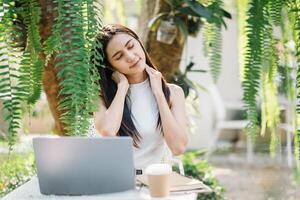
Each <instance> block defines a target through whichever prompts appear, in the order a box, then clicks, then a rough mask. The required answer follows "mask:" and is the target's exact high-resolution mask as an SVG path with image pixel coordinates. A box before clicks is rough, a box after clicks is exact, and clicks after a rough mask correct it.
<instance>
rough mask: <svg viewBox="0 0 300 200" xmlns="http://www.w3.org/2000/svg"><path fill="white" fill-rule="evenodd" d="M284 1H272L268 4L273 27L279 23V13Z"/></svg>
mask: <svg viewBox="0 0 300 200" xmlns="http://www.w3.org/2000/svg"><path fill="white" fill-rule="evenodd" d="M285 3H286V0H272V1H269V3H268V10H269V13H270V17H271V20H272V22H273V23H274V25H276V26H279V25H280V22H281V11H282V8H283V6H284V4H285Z"/></svg>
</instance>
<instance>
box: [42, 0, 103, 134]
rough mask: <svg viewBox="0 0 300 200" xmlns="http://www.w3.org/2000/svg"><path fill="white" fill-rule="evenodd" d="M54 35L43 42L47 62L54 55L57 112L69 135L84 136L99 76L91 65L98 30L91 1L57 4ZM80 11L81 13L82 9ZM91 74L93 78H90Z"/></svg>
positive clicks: (70, 0) (97, 21)
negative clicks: (91, 54)
mask: <svg viewBox="0 0 300 200" xmlns="http://www.w3.org/2000/svg"><path fill="white" fill-rule="evenodd" d="M56 3H57V6H58V7H57V8H58V9H57V12H58V17H57V18H56V20H55V25H54V29H53V35H52V36H51V37H50V38H49V39H48V40H47V41H46V45H47V53H48V56H47V57H48V58H49V57H50V56H51V55H52V54H53V53H54V52H56V53H57V55H55V58H56V60H57V63H56V65H55V67H56V69H57V71H58V78H59V80H61V82H60V87H61V90H60V92H59V96H60V97H61V100H60V102H59V106H58V108H59V109H60V110H61V111H62V112H63V114H62V116H61V120H62V121H63V122H64V123H65V124H66V125H67V127H66V130H67V134H69V135H84V134H86V131H87V129H88V127H89V123H90V118H91V117H92V116H91V113H92V112H93V111H95V110H96V108H97V105H96V104H95V101H96V99H97V98H98V95H97V94H98V93H99V92H98V90H99V89H98V88H99V86H98V85H97V83H98V77H99V76H98V74H97V72H96V70H95V67H94V66H93V65H91V63H90V59H89V58H90V50H91V48H92V42H93V36H95V34H96V32H97V31H98V28H99V27H100V21H99V18H97V17H96V14H95V13H96V11H94V9H98V7H95V6H97V4H95V5H94V4H93V3H94V1H91V0H87V1H79V0H58V1H56ZM82 8H83V9H82ZM91 74H92V75H91Z"/></svg>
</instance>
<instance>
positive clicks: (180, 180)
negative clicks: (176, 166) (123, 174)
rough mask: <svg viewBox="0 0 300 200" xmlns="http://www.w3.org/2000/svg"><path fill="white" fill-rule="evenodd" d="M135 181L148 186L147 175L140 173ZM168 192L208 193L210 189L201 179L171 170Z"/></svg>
mask: <svg viewBox="0 0 300 200" xmlns="http://www.w3.org/2000/svg"><path fill="white" fill-rule="evenodd" d="M136 179H137V181H139V182H141V183H142V184H144V185H146V186H148V180H147V175H140V176H137V177H136ZM170 192H171V193H189V192H195V193H210V192H212V190H211V189H210V188H209V187H208V186H207V185H205V184H204V183H203V182H202V181H200V180H197V179H194V178H189V177H186V176H183V175H181V174H178V173H177V172H172V174H171V176H170Z"/></svg>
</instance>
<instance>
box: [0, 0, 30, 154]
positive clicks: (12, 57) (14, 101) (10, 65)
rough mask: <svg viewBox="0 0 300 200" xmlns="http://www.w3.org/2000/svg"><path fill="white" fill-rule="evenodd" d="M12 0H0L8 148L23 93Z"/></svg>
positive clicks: (0, 91) (1, 94) (0, 73)
mask: <svg viewBox="0 0 300 200" xmlns="http://www.w3.org/2000/svg"><path fill="white" fill-rule="evenodd" d="M14 5H15V4H14V2H10V1H9V0H1V1H0V15H1V17H2V18H1V22H0V44H1V45H0V99H1V100H2V102H3V105H4V107H3V112H4V116H5V120H6V121H7V122H8V138H7V139H8V141H9V149H10V150H11V149H12V146H13V144H15V142H16V139H17V133H18V129H19V128H20V120H21V113H22V110H21V99H22V98H24V96H25V94H24V93H23V92H22V91H21V89H20V87H19V86H18V79H19V75H18V64H19V62H20V56H21V50H22V49H21V48H20V47H19V44H18V43H17V41H18V37H19V35H20V33H19V32H18V30H17V29H16V28H15V27H14V23H16V20H17V19H16V16H15V15H14V13H15V12H16V10H15V6H14Z"/></svg>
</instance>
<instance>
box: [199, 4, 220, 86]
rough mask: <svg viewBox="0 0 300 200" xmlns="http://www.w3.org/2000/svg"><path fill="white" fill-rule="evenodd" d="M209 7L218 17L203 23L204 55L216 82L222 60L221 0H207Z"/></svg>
mask: <svg viewBox="0 0 300 200" xmlns="http://www.w3.org/2000/svg"><path fill="white" fill-rule="evenodd" d="M209 8H210V9H211V10H212V12H213V13H214V15H215V16H219V17H216V18H214V20H213V21H212V22H213V23H211V22H205V23H204V35H203V36H204V55H205V56H207V57H208V59H209V67H210V71H211V75H212V78H213V81H214V82H215V83H216V82H217V79H218V77H219V75H220V72H221V62H222V35H221V28H222V16H223V10H222V8H223V2H222V0H211V1H209Z"/></svg>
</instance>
